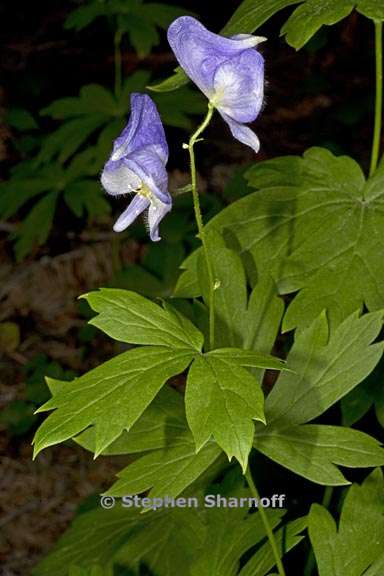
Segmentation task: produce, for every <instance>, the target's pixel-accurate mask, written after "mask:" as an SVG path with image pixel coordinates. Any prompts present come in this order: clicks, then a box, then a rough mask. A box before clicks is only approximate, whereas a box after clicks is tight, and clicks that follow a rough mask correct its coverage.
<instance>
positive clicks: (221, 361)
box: [185, 354, 265, 471]
mask: <svg viewBox="0 0 384 576" xmlns="http://www.w3.org/2000/svg"><path fill="white" fill-rule="evenodd" d="M263 405H264V396H263V393H262V391H261V388H260V385H259V384H258V382H257V380H256V379H255V377H254V376H252V374H250V373H249V372H248V371H247V370H245V369H244V368H242V367H241V366H239V365H238V364H235V363H233V362H231V361H229V360H227V359H225V358H224V357H219V355H217V356H215V355H213V354H212V355H211V354H207V355H205V356H199V357H197V358H195V360H194V362H193V364H192V366H191V368H190V370H189V374H188V378H187V387H186V392H185V406H186V415H187V420H188V424H189V427H190V429H191V431H192V434H193V437H194V440H195V443H196V449H197V451H199V450H200V449H201V448H202V447H203V446H204V445H205V444H206V443H207V442H208V440H209V439H210V438H211V436H213V438H214V439H215V441H216V442H217V443H218V444H219V446H221V448H222V449H223V450H224V451H225V453H226V454H227V456H228V458H229V460H231V458H232V457H233V456H235V458H236V459H237V460H238V461H239V462H240V464H241V466H242V468H243V470H244V471H245V470H246V468H247V464H248V455H249V452H250V451H251V447H252V440H253V436H254V423H253V420H260V421H261V422H265V420H264V410H263Z"/></svg>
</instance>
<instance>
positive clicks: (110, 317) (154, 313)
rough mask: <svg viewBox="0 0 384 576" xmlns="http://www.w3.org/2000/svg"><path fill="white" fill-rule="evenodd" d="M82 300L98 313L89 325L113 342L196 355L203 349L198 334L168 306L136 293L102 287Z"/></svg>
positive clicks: (183, 318)
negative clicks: (182, 350)
mask: <svg viewBox="0 0 384 576" xmlns="http://www.w3.org/2000/svg"><path fill="white" fill-rule="evenodd" d="M82 297H83V298H85V299H86V300H87V302H88V304H89V305H90V306H91V308H92V309H93V310H94V311H95V312H98V315H97V316H95V317H94V318H92V319H91V320H90V324H92V325H93V326H97V327H98V328H100V329H101V330H103V332H105V333H106V334H108V335H109V336H111V337H112V338H114V339H115V340H119V341H121V342H128V343H129V344H155V345H159V346H171V347H173V348H192V349H194V350H195V351H198V352H199V351H200V350H201V348H202V345H203V335H202V334H201V332H199V330H197V328H196V327H195V326H194V325H193V324H192V322H190V320H188V319H187V318H186V317H185V316H183V315H182V314H180V313H179V312H177V311H176V310H175V309H174V308H172V307H171V306H170V305H166V308H165V309H164V308H162V307H161V306H159V305H158V304H155V303H154V302H151V301H150V300H148V299H147V298H144V296H141V295H140V294H137V293H136V292H131V291H130V290H119V289H116V288H102V289H100V290H98V291H95V292H90V293H89V294H86V295H84V296H82Z"/></svg>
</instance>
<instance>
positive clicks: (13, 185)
mask: <svg viewBox="0 0 384 576" xmlns="http://www.w3.org/2000/svg"><path fill="white" fill-rule="evenodd" d="M53 187H54V183H53V182H52V180H51V179H50V178H47V177H44V175H43V174H41V176H40V174H39V175H38V176H35V177H33V176H31V177H30V178H11V179H10V180H8V181H7V182H0V217H1V218H4V220H7V219H8V218H10V217H11V216H14V214H16V213H17V211H18V210H19V208H21V206H23V204H25V202H27V201H28V200H30V199H31V198H34V197H35V196H38V195H39V194H41V193H42V192H47V191H48V190H50V189H52V188H53Z"/></svg>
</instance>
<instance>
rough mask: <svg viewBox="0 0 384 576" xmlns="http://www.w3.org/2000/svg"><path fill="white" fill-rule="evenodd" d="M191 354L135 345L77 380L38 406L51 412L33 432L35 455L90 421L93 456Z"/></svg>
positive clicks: (127, 426)
mask: <svg viewBox="0 0 384 576" xmlns="http://www.w3.org/2000/svg"><path fill="white" fill-rule="evenodd" d="M192 358H193V352H192V351H191V350H190V349H189V350H186V349H182V348H179V349H178V350H172V349H171V348H168V347H149V346H147V347H145V348H135V349H133V350H129V351H128V352H124V353H123V354H120V355H119V356H116V357H115V358H112V360H109V361H108V362H105V363H104V364H102V365H100V366H98V367H97V368H95V369H93V370H91V371H90V372H88V373H86V374H84V375H83V376H81V377H80V378H77V379H76V380H75V381H73V382H72V383H71V385H70V386H65V387H64V388H63V390H61V391H59V392H58V393H57V394H55V395H54V396H53V398H51V400H49V401H48V402H47V403H46V404H44V405H43V406H42V407H41V408H40V409H39V412H41V411H46V410H52V409H54V408H55V409H56V410H55V411H54V412H53V413H52V414H51V415H50V416H48V418H47V419H46V420H45V421H44V422H43V424H42V425H41V426H40V428H39V429H38V431H37V433H36V435H35V438H34V444H35V448H34V454H35V456H36V455H37V454H38V453H39V452H40V451H41V450H42V449H43V448H46V447H47V446H52V445H53V444H57V443H59V442H63V441H64V440H67V439H69V438H72V437H73V436H75V435H77V434H79V433H80V432H82V431H83V430H84V429H85V428H87V427H88V426H91V425H93V426H95V431H96V441H95V456H97V455H99V454H100V453H101V452H103V450H105V449H106V448H107V446H109V444H111V443H112V442H113V441H114V440H115V439H116V438H117V437H118V436H120V434H121V433H122V431H123V430H129V429H130V428H131V427H132V426H133V424H134V423H135V422H136V420H138V418H139V417H140V416H141V414H142V413H143V412H144V410H145V409H146V408H147V406H148V405H149V404H150V403H151V401H152V400H153V399H154V397H155V396H156V394H157V393H158V392H159V390H160V388H161V387H162V386H163V385H164V384H165V382H166V381H167V380H168V379H169V378H170V377H171V376H174V375H176V374H179V373H180V372H183V370H185V369H186V368H187V366H188V364H189V363H190V362H191V360H192ZM111 415H113V419H112V418H111Z"/></svg>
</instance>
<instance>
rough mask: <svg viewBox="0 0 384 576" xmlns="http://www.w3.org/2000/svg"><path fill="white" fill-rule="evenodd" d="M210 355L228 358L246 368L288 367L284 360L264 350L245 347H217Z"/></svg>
mask: <svg viewBox="0 0 384 576" xmlns="http://www.w3.org/2000/svg"><path fill="white" fill-rule="evenodd" d="M208 356H210V357H211V358H212V357H213V358H218V359H221V360H224V361H226V360H227V361H229V362H231V363H233V364H239V366H243V367H244V368H265V369H269V370H284V369H286V367H285V362H284V360H280V358H275V357H274V356H271V355H270V354H265V353H263V352H256V351H254V350H244V349H243V348H216V349H215V350H212V351H211V352H208Z"/></svg>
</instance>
